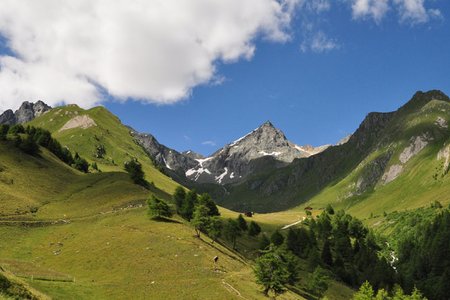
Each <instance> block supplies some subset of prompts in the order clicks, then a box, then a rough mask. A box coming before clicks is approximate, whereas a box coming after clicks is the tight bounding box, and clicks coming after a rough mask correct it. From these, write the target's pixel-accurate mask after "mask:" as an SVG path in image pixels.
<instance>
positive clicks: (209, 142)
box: [202, 141, 216, 147]
mask: <svg viewBox="0 0 450 300" xmlns="http://www.w3.org/2000/svg"><path fill="white" fill-rule="evenodd" d="M202 145H205V146H211V147H214V146H216V143H215V142H214V141H204V142H202Z"/></svg>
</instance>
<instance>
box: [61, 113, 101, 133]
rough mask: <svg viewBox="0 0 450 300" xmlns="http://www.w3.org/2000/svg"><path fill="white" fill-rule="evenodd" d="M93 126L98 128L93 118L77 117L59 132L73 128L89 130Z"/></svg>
mask: <svg viewBox="0 0 450 300" xmlns="http://www.w3.org/2000/svg"><path fill="white" fill-rule="evenodd" d="M92 126H97V124H96V123H95V121H94V120H92V118H91V117H89V116H87V115H82V116H76V117H73V118H72V119H70V120H69V121H67V123H66V124H64V126H63V127H61V129H59V132H61V131H64V130H69V129H73V128H81V129H87V128H89V127H92Z"/></svg>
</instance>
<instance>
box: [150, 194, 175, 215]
mask: <svg viewBox="0 0 450 300" xmlns="http://www.w3.org/2000/svg"><path fill="white" fill-rule="evenodd" d="M147 204H148V214H149V216H150V217H151V218H162V217H167V218H170V217H172V211H171V210H170V207H169V205H168V204H167V203H166V202H164V201H163V200H161V199H158V198H156V197H155V196H154V195H152V196H151V198H150V200H148V202H147Z"/></svg>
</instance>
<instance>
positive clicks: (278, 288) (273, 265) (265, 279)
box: [255, 250, 289, 296]
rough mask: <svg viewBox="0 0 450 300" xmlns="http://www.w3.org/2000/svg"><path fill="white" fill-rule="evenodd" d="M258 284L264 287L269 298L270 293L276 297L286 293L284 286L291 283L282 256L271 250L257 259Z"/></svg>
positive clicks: (256, 273)
mask: <svg viewBox="0 0 450 300" xmlns="http://www.w3.org/2000/svg"><path fill="white" fill-rule="evenodd" d="M255 275H256V282H257V283H258V284H260V285H262V286H263V289H264V290H263V292H264V294H265V295H266V296H267V295H268V294H269V292H270V291H273V292H274V293H275V295H278V294H281V293H283V292H284V291H285V287H284V285H285V284H287V283H288V282H289V272H288V268H287V265H286V263H285V262H284V261H283V260H282V258H281V256H280V255H278V254H277V253H275V252H274V251H273V250H270V251H268V252H266V253H265V254H263V255H262V256H260V257H259V258H257V259H256V265H255Z"/></svg>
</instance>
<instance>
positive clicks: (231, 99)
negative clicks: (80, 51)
mask: <svg viewBox="0 0 450 300" xmlns="http://www.w3.org/2000/svg"><path fill="white" fill-rule="evenodd" d="M436 4H439V5H437V7H439V9H441V10H442V12H443V14H444V15H446V12H450V10H449V8H450V7H449V5H448V3H444V1H441V2H439V3H436ZM350 14H351V13H350V12H349V11H348V10H346V9H342V10H338V11H330V12H329V13H328V14H327V19H328V20H327V24H325V26H324V27H325V29H324V30H327V31H328V32H329V34H330V35H332V36H333V38H335V39H336V40H337V43H339V45H340V46H339V48H338V49H333V50H330V51H328V52H322V53H316V52H312V51H308V52H306V53H304V52H302V51H301V50H300V47H299V44H300V43H301V32H300V29H299V28H300V24H299V23H300V22H301V20H297V21H296V22H295V24H294V25H293V29H292V30H293V31H294V38H293V40H292V41H290V42H287V43H285V44H274V43H268V42H265V41H258V42H257V50H256V53H255V56H254V57H253V59H252V60H250V61H241V62H239V63H235V64H222V65H220V68H219V72H220V74H222V75H223V76H224V77H225V78H226V80H225V82H223V83H222V84H221V85H219V86H201V87H197V88H195V89H194V90H193V93H192V96H191V97H190V98H189V99H188V100H186V101H183V102H181V103H177V104H174V105H168V106H155V105H142V104H139V103H126V104H117V103H106V106H107V107H108V108H109V109H110V110H111V111H113V112H114V113H116V114H117V115H119V116H120V117H121V118H122V120H123V121H124V122H125V123H127V124H131V125H132V126H134V127H135V128H136V129H138V130H141V131H146V132H150V133H152V134H154V135H155V136H156V137H157V139H158V140H159V141H160V142H162V143H163V144H166V145H168V146H170V147H173V148H175V149H177V150H186V149H193V150H195V151H197V152H200V153H202V154H209V153H211V152H213V151H215V150H216V149H217V148H218V147H221V146H223V145H224V144H226V143H228V142H231V141H233V140H234V139H236V138H238V137H240V136H242V135H244V134H246V133H247V132H248V131H250V130H253V129H254V128H256V127H258V126H259V125H260V124H262V123H263V122H265V121H266V120H270V121H272V122H273V124H274V125H275V126H276V127H278V128H280V129H281V130H282V131H283V132H284V133H285V134H286V136H287V137H288V138H289V139H290V140H291V141H293V142H295V143H297V144H300V145H304V144H312V145H321V144H328V143H335V142H337V141H338V140H339V139H341V138H342V137H344V136H345V135H347V134H350V133H352V132H353V131H354V130H355V129H356V128H357V127H358V125H359V123H360V122H361V121H362V120H363V118H364V116H365V115H366V114H367V113H369V112H371V111H392V110H395V109H397V108H398V107H399V106H401V105H402V104H403V103H404V102H406V101H407V100H408V99H410V97H411V96H412V95H413V94H414V93H415V91H417V90H429V89H441V90H443V91H444V92H446V93H450V81H449V78H450V74H449V70H450V25H449V23H448V21H447V20H446V19H443V20H442V19H441V20H435V21H430V22H428V23H426V24H416V25H411V24H400V23H399V22H398V19H397V18H396V17H395V16H389V17H387V18H386V19H385V20H384V21H383V22H382V23H381V24H376V23H374V22H370V21H364V20H353V19H352V18H351V15H350ZM206 141H211V142H213V143H205V144H202V142H206Z"/></svg>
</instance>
